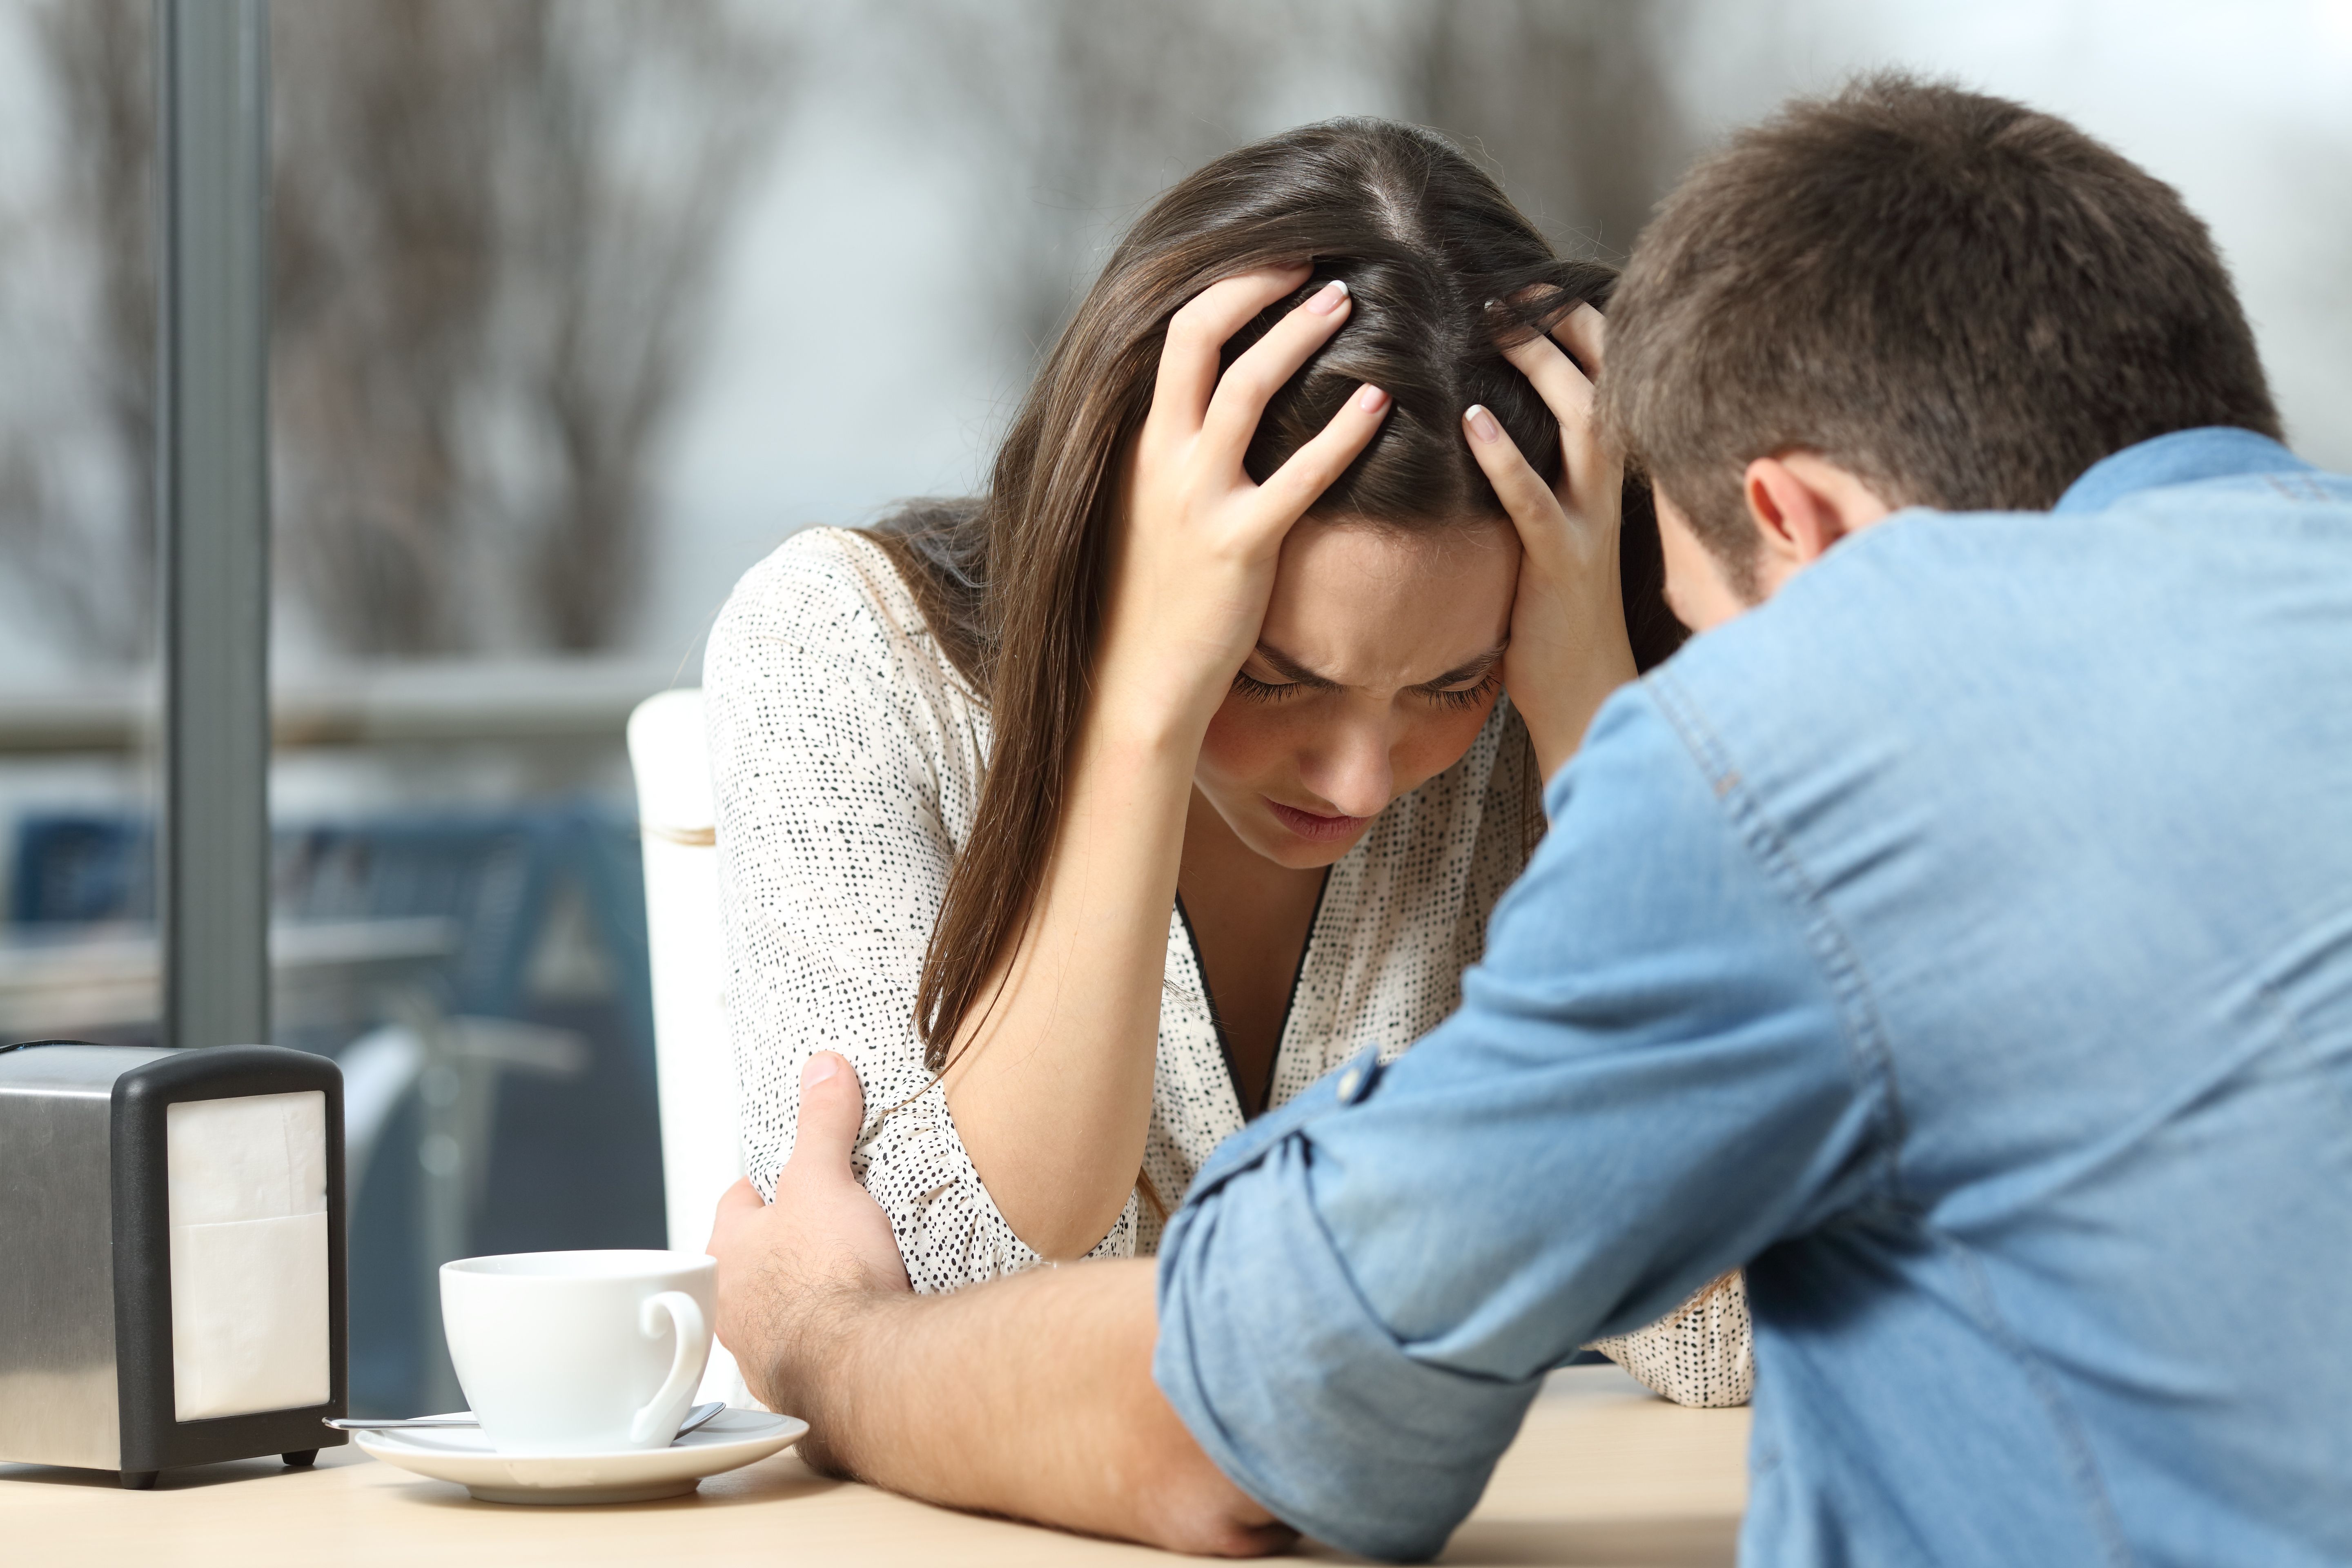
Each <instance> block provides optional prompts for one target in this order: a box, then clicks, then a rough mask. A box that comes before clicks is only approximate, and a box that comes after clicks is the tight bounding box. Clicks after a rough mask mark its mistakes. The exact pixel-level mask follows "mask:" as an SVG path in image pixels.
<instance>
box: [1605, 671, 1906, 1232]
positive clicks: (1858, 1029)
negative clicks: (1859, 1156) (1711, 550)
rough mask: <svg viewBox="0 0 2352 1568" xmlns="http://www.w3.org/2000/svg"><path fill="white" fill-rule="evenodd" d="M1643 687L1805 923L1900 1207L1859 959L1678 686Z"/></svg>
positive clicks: (1870, 1004)
mask: <svg viewBox="0 0 2352 1568" xmlns="http://www.w3.org/2000/svg"><path fill="white" fill-rule="evenodd" d="M1643 685H1644V686H1645V687H1647V688H1648V689H1649V690H1650V693H1651V695H1652V697H1653V698H1654V700H1655V701H1656V703H1657V706H1658V710H1659V712H1660V713H1661V714H1663V715H1664V718H1665V720H1666V721H1667V723H1668V724H1669V725H1671V726H1672V727H1673V728H1674V730H1675V734H1676V735H1677V736H1679V737H1680V739H1681V740H1682V742H1683V745H1684V747H1685V749H1686V750H1687V751H1688V752H1690V754H1691V760H1692V761H1693V762H1694V763H1696V765H1697V767H1698V769H1699V772H1700V773H1701V774H1702V775H1703V776H1704V777H1705V778H1706V782H1707V785H1708V788H1709V790H1710V791H1711V793H1712V794H1713V795H1715V798H1716V800H1717V803H1718V804H1719V805H1720V806H1721V807H1722V809H1723V811H1724V814H1725V816H1726V817H1727V819H1728V823H1729V826H1731V828H1732V829H1733V837H1735V838H1736V839H1737V840H1738V843H1739V844H1740V846H1741V847H1743V848H1745V849H1746V850H1747V851H1748V854H1749V855H1750V856H1752V857H1753V858H1755V860H1756V862H1757V868H1758V869H1759V870H1760V871H1761V872H1762V873H1763V874H1764V877H1765V879H1766V880H1767V881H1768V882H1769V883H1770V884H1772V885H1773V886H1774V887H1775V888H1777V889H1780V892H1781V894H1782V896H1784V897H1786V898H1788V899H1790V900H1791V901H1793V902H1794V903H1795V904H1796V905H1797V906H1798V908H1799V909H1800V910H1801V911H1803V913H1804V915H1805V917H1806V929H1805V938H1806V946H1807V947H1808V948H1810V949H1811V951H1812V953H1813V960H1814V963H1815V964H1816V965H1817V966H1818V968H1819V971H1820V973H1821V978H1822V982H1823V983H1824V984H1827V985H1828V987H1829V989H1830V994H1832V996H1833V997H1835V998H1836V999H1837V1004H1838V1021H1839V1024H1840V1026H1841V1027H1842V1030H1843V1033H1844V1035H1845V1037H1846V1045H1847V1061H1848V1068H1849V1071H1851V1072H1853V1076H1854V1078H1855V1079H1856V1087H1857V1088H1860V1089H1864V1090H1865V1091H1866V1092H1868V1093H1869V1094H1870V1098H1871V1100H1872V1101H1873V1104H1874V1107H1875V1111H1874V1115H1873V1117H1872V1121H1873V1123H1874V1128H1875V1130H1876V1136H1875V1142H1877V1144H1878V1160H1877V1163H1878V1166H1879V1182H1880V1184H1881V1191H1880V1194H1879V1196H1880V1198H1881V1200H1882V1201H1884V1202H1887V1203H1889V1204H1892V1205H1895V1206H1897V1207H1900V1206H1902V1205H1903V1203H1904V1199H1903V1195H1902V1194H1903V1184H1902V1172H1901V1154H1902V1147H1903V1140H1904V1128H1905V1125H1906V1121H1905V1117H1904V1112H1903V1100H1902V1094H1901V1091H1900V1089H1898V1087H1897V1085H1896V1083H1895V1061H1894V1053H1893V1052H1892V1051H1891V1050H1890V1049H1889V1048H1888V1047H1887V1043H1886V1038H1885V1026H1884V1024H1883V1022H1882V1021H1881V1019H1880V1018H1879V1016H1878V1005H1877V1001H1876V999H1875V998H1874V996H1873V995H1872V994H1871V988H1870V980H1869V976H1868V974H1867V973H1865V972H1864V968H1863V965H1862V960H1861V957H1860V955H1859V954H1857V953H1856V952H1854V950H1853V943H1852V942H1849V941H1848V940H1847V938H1846V935H1845V932H1844V931H1843V929H1842V928H1840V926H1839V925H1838V922H1837V920H1836V917H1835V916H1833V915H1832V914H1831V912H1830V910H1829V908H1828V906H1827V904H1826V903H1824V902H1823V900H1822V897H1821V892H1820V889H1818V888H1817V887H1816V886H1815V885H1814V883H1813V881H1812V879H1811V877H1810V876H1809V875H1807V873H1806V871H1805V868H1804V866H1803V864H1802V862H1801V861H1800V860H1799V859H1798V858H1797V856H1796V853H1795V851H1794V850H1793V849H1792V848H1791V847H1790V845H1789V841H1788V839H1787V837H1786V836H1785V835H1784V834H1782V833H1781V831H1780V826H1779V825H1778V824H1777V823H1775V822H1774V821H1773V820H1772V818H1771V816H1770V815H1769V813H1768V812H1766V811H1765V809H1764V805H1763V802H1762V801H1761V800H1760V799H1759V798H1758V796H1757V795H1756V792H1755V791H1754V790H1753V789H1751V788H1749V787H1748V783H1747V780H1746V779H1745V777H1743V776H1742V774H1741V773H1740V771H1739V769H1738V766H1737V765H1736V764H1735V763H1733V762H1732V760H1731V757H1730V753H1729V751H1728V749H1727V747H1726V746H1725V745H1724V743H1723V741H1722V739H1721V737H1720V736H1718V735H1717V733H1716V732H1715V729H1714V727H1713V726H1712V725H1710V724H1709V723H1708V722H1707V721H1706V714H1705V713H1704V712H1703V711H1702V710H1700V708H1699V706H1698V704H1697V702H1696V700H1694V699H1693V698H1692V697H1691V695H1690V694H1689V692H1688V691H1687V690H1685V689H1684V688H1683V687H1682V685H1681V684H1680V683H1679V682H1678V681H1676V680H1675V679H1674V677H1673V673H1672V671H1671V670H1670V669H1669V668H1658V669H1654V670H1653V671H1651V672H1650V673H1649V674H1648V675H1646V676H1644V677H1643Z"/></svg>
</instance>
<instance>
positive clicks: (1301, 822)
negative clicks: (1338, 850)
mask: <svg viewBox="0 0 2352 1568" xmlns="http://www.w3.org/2000/svg"><path fill="white" fill-rule="evenodd" d="M1265 804H1266V805H1267V807H1268V808H1269V809H1271V810H1272V811H1273V813H1274V819H1275V820H1276V822H1279V823H1280V824H1282V825H1283V826H1285V827H1287V828H1288V829H1290V831H1291V832H1293V833H1296V834H1297V835H1298V837H1301V838H1308V839H1313V840H1315V841H1317V842H1318V843H1328V842H1329V841H1330V840H1331V839H1334V838H1346V837H1349V836H1350V835H1352V834H1355V833H1359V832H1360V831H1362V829H1363V826H1364V824H1366V823H1367V822H1370V820H1371V818H1370V817H1369V816H1318V814H1317V813H1315V812H1311V811H1301V810H1299V809H1298V808H1297V806H1295V805H1283V804H1282V802H1280V801H1278V800H1273V799H1269V800H1267V802H1266V803H1265Z"/></svg>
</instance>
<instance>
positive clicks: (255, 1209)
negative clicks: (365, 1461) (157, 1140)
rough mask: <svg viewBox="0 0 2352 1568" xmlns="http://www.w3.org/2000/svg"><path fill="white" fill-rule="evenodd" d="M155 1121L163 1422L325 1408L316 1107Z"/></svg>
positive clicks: (317, 1095)
mask: <svg viewBox="0 0 2352 1568" xmlns="http://www.w3.org/2000/svg"><path fill="white" fill-rule="evenodd" d="M163 1117H164V1139H165V1146H166V1150H167V1160H168V1163H169V1172H168V1174H169V1178H170V1194H171V1216H172V1373H173V1405H174V1414H175V1415H177V1417H178V1419H180V1420H182V1421H194V1420H198V1419H201V1418H204V1417H206V1416H214V1415H246V1414H247V1413H249V1412H252V1411H256V1410H289V1409H298V1408H299V1407H301V1406H304V1405H323V1404H325V1403H326V1401H327V1398H328V1395H329V1394H330V1393H331V1390H332V1383H331V1369H330V1366H329V1354H328V1342H327V1097H326V1095H325V1094H323V1093H322V1092H320V1090H318V1089H306V1090H303V1091H302V1092H300V1093H298V1094H257V1095H245V1096H241V1097H238V1098H236V1099H231V1100H184V1101H181V1102H180V1103H178V1104H176V1105H171V1106H167V1107H165V1108H164V1112H163Z"/></svg>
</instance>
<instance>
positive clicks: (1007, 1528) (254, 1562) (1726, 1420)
mask: <svg viewBox="0 0 2352 1568" xmlns="http://www.w3.org/2000/svg"><path fill="white" fill-rule="evenodd" d="M1747 1449H1748V1412H1747V1411H1745V1410H1685V1409H1682V1408H1680V1407H1678V1406H1675V1405H1667V1404H1665V1403H1664V1402H1663V1401H1660V1400H1657V1399H1654V1398H1652V1397H1650V1396H1649V1395H1647V1394H1644V1393H1643V1392H1642V1391H1641V1389H1640V1388H1639V1386H1638V1385H1637V1384H1634V1383H1633V1381H1632V1380H1631V1379H1629V1378H1627V1377H1625V1376H1624V1374H1623V1373H1620V1372H1618V1371H1617V1370H1616V1369H1615V1368H1613V1367H1591V1368H1584V1367H1579V1368H1576V1369H1573V1370H1571V1371H1569V1372H1565V1373H1558V1374H1555V1376H1554V1378H1553V1380H1552V1383H1551V1384H1550V1386H1549V1388H1548V1389H1547V1391H1546V1393H1545V1394H1544V1396H1543V1397H1542V1398H1541V1399H1539V1400H1538V1401H1537V1402H1536V1405H1535V1408H1534V1410H1533V1411H1532V1412H1531V1413H1530V1415H1528V1424H1527V1426H1526V1427H1525V1428H1524V1429H1523V1430H1522V1431H1521V1432H1520V1434H1519V1438H1518V1441H1517V1443H1516V1444H1514V1445H1513V1446H1512V1447H1511V1450H1510V1452H1509V1453H1507V1455H1505V1456H1504V1458H1503V1462H1502V1465H1501V1466H1500V1468H1497V1469H1496V1473H1495V1479H1494V1481H1493V1483H1492V1484H1491V1485H1490V1486H1489V1487H1488V1488H1487V1489H1486V1498H1485V1499H1484V1500H1482V1501H1481V1502H1480V1503H1479V1505H1478V1509H1477V1511H1476V1512H1475V1513H1474V1514H1472V1515H1471V1517H1470V1519H1469V1521H1467V1522H1466V1523H1465V1524H1464V1525H1463V1527H1462V1529H1461V1530H1460V1531H1458V1532H1456V1533H1455V1535H1454V1541H1453V1542H1452V1544H1451V1545H1450V1546H1449V1547H1448V1548H1447V1550H1446V1552H1445V1554H1444V1557H1442V1558H1441V1559H1440V1561H1441V1562H1444V1563H1465V1564H1470V1563H1489V1564H1496V1565H1501V1564H1513V1565H1520V1564H1548V1563H1561V1564H1568V1563H1574V1564H1580V1565H1582V1564H1594V1565H1598V1564H1621V1563H1622V1564H1629V1565H1631V1564H1640V1565H1643V1568H1661V1565H1676V1568H1678V1565H1681V1564H1693V1565H1697V1564H1727V1563H1730V1562H1731V1561H1732V1558H1733V1554H1734V1546H1735V1542H1736V1541H1737V1538H1738V1529H1739V1513H1740V1509H1741V1507H1742V1506H1743V1504H1744V1503H1745V1500H1746V1498H1747V1490H1748V1482H1747V1468H1746V1458H1747ZM1302 1550H1303V1552H1304V1554H1305V1555H1307V1556H1308V1557H1311V1558H1322V1559H1325V1560H1330V1561H1351V1559H1349V1558H1347V1557H1345V1556H1344V1554H1342V1553H1339V1552H1331V1551H1329V1550H1328V1549H1325V1548H1319V1547H1317V1546H1315V1545H1313V1544H1311V1543H1310V1544H1308V1545H1307V1546H1306V1547H1304V1548H1303V1549H1302ZM689 1554H690V1560H691V1561H692V1562H693V1563H695V1564H696V1565H697V1568H706V1565H707V1568H722V1565H726V1564H734V1563H744V1564H753V1563H756V1564H759V1565H760V1568H775V1565H776V1564H779V1563H787V1564H794V1565H799V1564H813V1565H819V1568H823V1565H828V1564H835V1563H838V1564H843V1565H845V1568H896V1565H898V1564H908V1565H909V1568H915V1565H919V1568H943V1565H946V1564H957V1565H963V1564H975V1565H992V1564H1005V1565H1007V1568H1012V1565H1015V1564H1018V1565H1021V1568H1028V1565H1030V1564H1038V1565H1045V1568H1050V1565H1052V1564H1056V1563H1144V1562H1150V1561H1152V1560H1155V1559H1157V1560H1160V1561H1167V1559H1165V1558H1163V1557H1162V1556H1161V1554H1160V1553H1158V1552H1150V1551H1148V1550H1146V1549H1144V1548H1142V1547H1136V1546H1124V1545H1118V1544H1115V1543H1112V1542H1102V1541H1089V1540H1086V1539H1084V1538H1081V1537H1078V1536H1071V1535H1064V1534H1060V1533H1058V1532H1055V1531H1048V1530H1039V1529H1035V1528H1034V1527H1032V1526H1028V1525H1022V1524H1010V1523H1006V1522H1004V1521H1000V1520H987V1519H975V1518H971V1517H970V1516H968V1515H964V1514H958V1513H951V1512H949V1511H947V1510H942V1509H935V1508H931V1507H929V1506H927V1505H925V1504H922V1503H918V1502H909V1501H908V1500H906V1499H904V1498H899V1497H893V1496H891V1495H890V1494H889V1493H887V1492H881V1491H877V1490H875V1489H872V1488H870V1487H863V1486H856V1485H852V1484H847V1483H844V1482H838V1481H830V1480H826V1479H823V1478H822V1477H819V1476H816V1475H814V1474H812V1473H811V1472H810V1471H809V1470H808V1469H807V1468H806V1467H804V1466H803V1465H802V1464H801V1462H800V1461H799V1460H798V1459H797V1458H793V1456H792V1455H791V1454H789V1453H786V1454H780V1455H778V1456H776V1457H775V1458H772V1459H767V1460H764V1461H762V1462H761V1463H760V1464H757V1465H752V1466H750V1467H747V1468H743V1469H740V1470H736V1471H733V1472H731V1473H730V1474H727V1475H723V1476H715V1477H712V1478H711V1479H709V1480H706V1481H704V1482H703V1483H702V1488H701V1489H700V1490H699V1491H698V1492H697V1493H695V1494H694V1495H692V1496H688V1497H683V1498H677V1499H672V1500H667V1501H664V1502H653V1503H636V1504H632V1505H627V1506H621V1507H595V1508H517V1507H509V1506H504V1505H500V1504H498V1503H481V1502H476V1501H474V1500H472V1499H470V1498H469V1497H467V1495H466V1491H465V1489H464V1488H462V1487H457V1486H453V1485H450V1484H448V1483H446V1482H442V1481H432V1480H426V1479H424V1478H422V1477H419V1476H413V1475H410V1474H409V1473H408V1472H406V1471H405V1470H399V1469H395V1468H393V1467H391V1466H389V1465H383V1464H379V1463H376V1462H375V1461H373V1460H371V1459H369V1458H367V1457H366V1456H365V1455H363V1454H362V1453H361V1452H360V1451H359V1450H358V1449H357V1448H353V1447H343V1448H330V1449H327V1450H325V1451H324V1452H322V1453H321V1454H320V1457H319V1465H318V1468H316V1469H313V1470H287V1469H283V1468H280V1467H279V1466H278V1464H277V1462H276V1461H274V1460H246V1461H243V1462H240V1463H237V1464H229V1465H212V1466H207V1467H205V1468H198V1469H190V1470H177V1471H167V1472H165V1474H164V1475H163V1479H161V1481H160V1482H159V1483H158V1484H157V1486H156V1489H154V1490H153V1491H150V1492H126V1491H123V1490H121V1489H120V1488H118V1487H117V1486H116V1485H115V1481H114V1478H113V1476H112V1475H111V1474H102V1473H99V1472H93V1471H87V1470H63V1469H55V1468H46V1467H41V1466H34V1465H0V1562H5V1563H27V1564H31V1563H42V1564H47V1563H94V1564H112V1563H137V1564H139V1565H140V1568H182V1565H184V1568H210V1565H213V1564H219V1565H221V1568H230V1565H234V1568H276V1565H278V1564H289V1565H292V1564H299V1565H301V1568H351V1565H368V1564H379V1563H381V1564H385V1565H392V1564H398V1565H400V1568H418V1565H420V1564H429V1565H431V1568H467V1565H468V1564H475V1563H482V1564H498V1565H499V1568H523V1565H526V1564H542V1563H543V1564H551V1565H554V1564H563V1565H570V1564H574V1563H652V1562H660V1561H670V1560H678V1561H685V1560H688V1557H689Z"/></svg>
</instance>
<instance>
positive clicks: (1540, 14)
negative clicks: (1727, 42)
mask: <svg viewBox="0 0 2352 1568" xmlns="http://www.w3.org/2000/svg"><path fill="white" fill-rule="evenodd" d="M1691 9H1692V7H1691V6H1690V5H1687V4H1685V3H1682V0H1647V3H1645V4H1642V5H1631V4H1627V3H1626V0H1423V3H1422V4H1419V5H1415V6H1413V8H1412V12H1411V13H1409V15H1410V16H1411V17H1412V21H1413V22H1414V23H1416V24H1417V26H1408V27H1407V28H1406V29H1405V30H1404V31H1403V32H1402V35H1401V37H1400V38H1399V42H1400V44H1401V45H1402V48H1401V50H1400V52H1399V55H1398V58H1397V73H1398V86H1399V88H1400V89H1401V97H1402V103H1401V106H1400V112H1401V113H1402V115H1403V117H1404V118H1406V119H1409V120H1415V121H1420V122H1422V123H1423V124H1425V125H1432V126H1435V127H1437V128H1438V129H1439V130H1442V131H1445V132H1449V133H1451V134H1452V135H1454V137H1455V138H1457V139H1458V140H1459V141H1460V142H1462V143H1463V145H1464V146H1465V147H1466V148H1467V149H1469V150H1470V151H1471V152H1472V153H1474V154H1475V155H1477V156H1479V157H1481V158H1482V159H1484V160H1485V161H1486V163H1487V164H1488V166H1489V169H1490V171H1491V172H1492V173H1494V174H1496V177H1497V178H1499V179H1501V180H1502V182H1503V184H1504V187H1505V188H1506V189H1507V190H1508V191H1509V192H1510V193H1511V196H1512V199H1513V200H1515V201H1516V202H1517V203H1518V205H1519V206H1520V208H1521V209H1522V210H1524V211H1525V212H1526V213H1527V214H1528V216H1530V217H1532V218H1534V219H1535V220H1536V221H1537V222H1538V224H1540V225H1541V226H1543V227H1544V229H1545V231H1546V232H1547V233H1548V234H1549V236H1550V237H1551V239H1552V242H1553V243H1554V244H1555V245H1558V246H1559V247H1562V248H1564V249H1573V250H1576V251H1578V252H1580V253H1581V254H1586V255H1591V256H1593V257H1595V258H1599V259H1601V260H1604V261H1622V260H1623V259H1624V258H1625V255H1626V252H1627V251H1628V250H1629V249H1631V248H1632V246H1633V236H1634V235H1635V233H1637V232H1638V231H1639V230H1640V229H1641V227H1642V226H1643V223H1645V222H1647V221H1648V219H1649V214H1650V208H1651V207H1652V206H1653V205H1654V204H1655V203H1656V202H1657V200H1658V199H1659V198H1660V197H1661V196H1663V195H1665V193H1666V191H1667V190H1668V189H1669V188H1670V187H1671V186H1672V185H1673V184H1674V183H1675V177H1676V176H1677V175H1679V174H1681V173H1682V171H1683V167H1684V165H1685V163H1688V162H1689V161H1690V158H1691V156H1692V154H1693V153H1695V152H1696V150H1697V139H1696V132H1695V131H1694V129H1693V128H1692V127H1691V126H1690V125H1689V124H1688V122H1687V121H1685V120H1684V118H1683V117H1682V115H1681V113H1680V111H1679V110H1677V108H1676V106H1675V99H1674V96H1673V93H1672V91H1671V90H1670V87H1669V83H1668V79H1667V70H1666V65H1667V59H1668V51H1669V50H1671V49H1672V48H1673V47H1675V40H1676V39H1677V37H1679V36H1680V31H1681V29H1682V28H1684V27H1685V26H1689V25H1690V22H1691V16H1690V12H1691Z"/></svg>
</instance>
